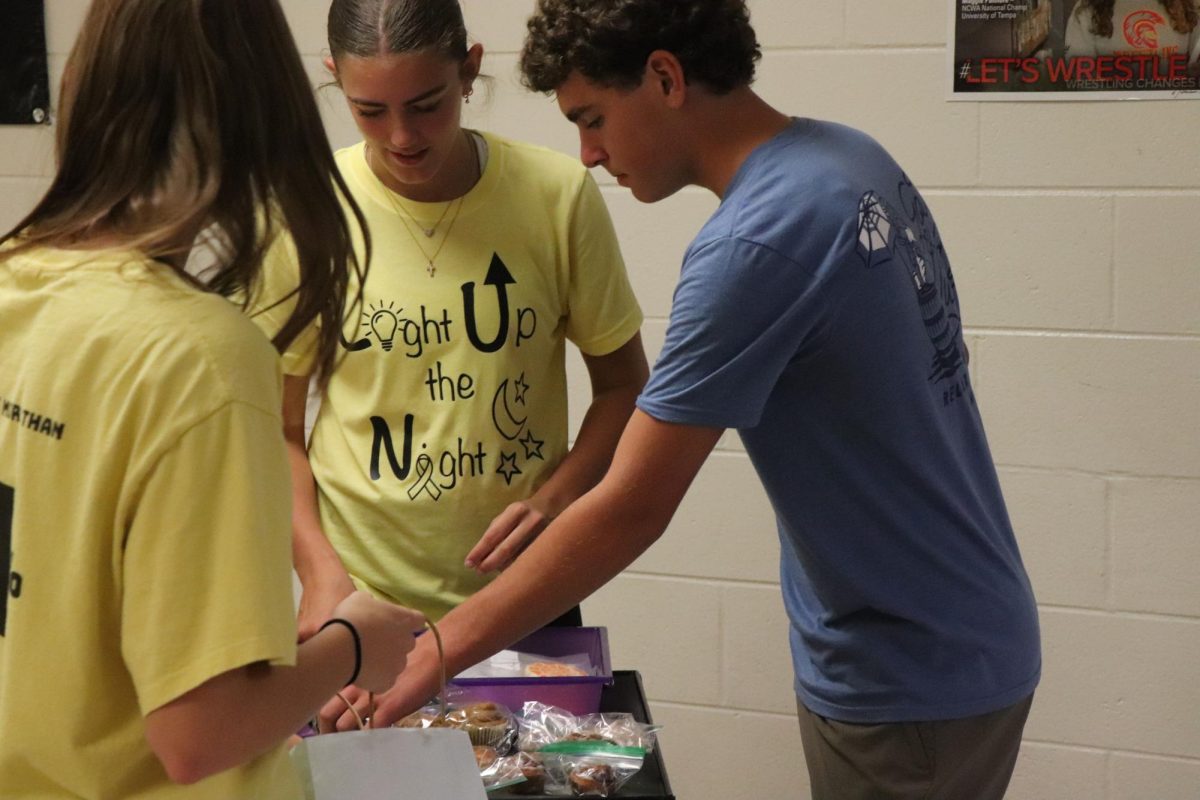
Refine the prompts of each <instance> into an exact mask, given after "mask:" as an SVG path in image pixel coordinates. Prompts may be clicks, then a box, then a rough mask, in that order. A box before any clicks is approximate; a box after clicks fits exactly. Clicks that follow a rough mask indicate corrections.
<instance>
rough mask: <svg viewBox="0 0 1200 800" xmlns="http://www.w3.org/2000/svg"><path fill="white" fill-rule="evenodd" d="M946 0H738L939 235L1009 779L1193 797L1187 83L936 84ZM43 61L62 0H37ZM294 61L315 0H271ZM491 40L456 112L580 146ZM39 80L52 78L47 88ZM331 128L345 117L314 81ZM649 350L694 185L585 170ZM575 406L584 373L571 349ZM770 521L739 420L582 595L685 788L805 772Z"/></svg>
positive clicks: (704, 198) (1196, 773) (1197, 764)
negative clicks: (1153, 90)
mask: <svg viewBox="0 0 1200 800" xmlns="http://www.w3.org/2000/svg"><path fill="white" fill-rule="evenodd" d="M947 4H948V3H947V2H946V0H911V1H910V2H906V3H879V2H876V1H875V0H821V2H816V0H751V9H752V13H753V17H754V21H755V23H756V26H757V27H758V30H759V32H760V36H761V39H762V41H763V44H764V48H765V51H766V56H765V59H764V61H763V63H762V65H761V68H760V78H759V82H758V88H759V90H760V91H761V93H762V94H763V95H764V96H765V97H767V99H768V100H770V101H772V102H773V103H775V104H776V105H778V106H779V107H780V108H782V109H785V110H787V111H788V112H790V113H793V114H796V115H804V116H814V117H821V118H828V119H834V120H839V121H843V122H847V123H849V124H852V125H855V126H858V127H860V128H863V129H864V130H866V131H868V132H869V133H871V134H872V135H873V136H875V137H876V138H877V139H879V140H880V141H881V142H883V143H884V145H885V146H887V147H888V148H889V149H890V150H891V151H892V152H893V154H894V155H895V156H896V157H897V158H898V160H900V162H901V163H902V164H903V165H905V167H906V169H907V171H908V173H909V175H910V176H911V177H912V178H913V180H914V181H915V182H916V183H917V185H918V186H919V187H920V188H921V189H922V192H923V193H924V195H925V196H926V198H927V199H928V201H929V203H930V205H931V206H932V208H933V211H934V213H935V215H936V216H937V218H938V220H939V226H940V229H941V232H942V234H943V238H944V240H945V243H946V246H947V249H948V251H949V253H950V257H951V259H952V262H953V264H954V269H955V275H956V280H957V283H958V286H959V289H960V294H961V300H962V306H963V313H964V317H965V320H966V323H967V335H968V342H969V345H970V347H971V352H972V360H971V367H972V379H973V380H974V382H975V387H976V391H977V395H978V397H979V402H980V405H981V408H982V410H983V414H984V419H985V422H986V424H987V427H988V432H989V437H990V441H991V445H992V448H993V452H994V454H995V457H996V460H997V463H998V464H999V465H1000V472H1001V478H1002V481H1003V484H1004V488H1005V492H1006V495H1007V498H1008V502H1009V507H1010V511H1011V514H1012V517H1013V521H1014V524H1015V526H1016V528H1017V531H1018V535H1019V537H1020V541H1021V546H1022V548H1023V551H1024V555H1025V560H1026V563H1027V564H1028V567H1029V570H1030V573H1031V575H1032V578H1033V582H1034V587H1035V589H1036V591H1037V593H1038V598H1039V600H1040V603H1041V616H1042V625H1043V634H1044V645H1045V671H1044V672H1045V677H1044V679H1043V683H1042V686H1041V688H1040V690H1039V692H1038V695H1037V699H1036V702H1035V704H1034V709H1033V713H1032V716H1031V718H1030V721H1029V725H1028V727H1027V729H1026V742H1025V746H1024V748H1023V750H1022V755H1021V760H1020V762H1019V765H1018V768H1017V775H1016V777H1015V779H1014V782H1013V787H1012V789H1011V791H1010V793H1009V797H1010V798H1013V799H1014V800H1043V799H1045V800H1145V799H1146V798H1154V800H1195V798H1197V797H1200V682H1198V681H1197V680H1196V675H1197V671H1198V665H1200V569H1198V568H1197V566H1196V565H1197V564H1198V563H1200V535H1198V534H1200V248H1197V246H1196V244H1195V243H1194V234H1195V230H1196V226H1197V220H1200V150H1193V149H1188V148H1186V147H1183V146H1182V144H1183V143H1184V142H1187V141H1191V139H1192V138H1193V137H1191V136H1188V134H1194V132H1195V130H1196V122H1197V120H1200V104H1197V103H1196V102H1190V101H1181V102H1139V103H1136V104H1135V103H1064V104H1046V103H1042V104H1035V103H1000V104H974V103H948V102H945V99H944V98H945V89H946V80H945V78H944V76H943V72H944V69H945V49H944V45H945V40H946V18H947V14H948V9H947ZM47 5H48V6H50V8H49V9H48V21H47V25H48V33H49V38H50V50H51V53H52V55H51V62H52V63H51V71H52V75H53V76H54V78H55V80H57V76H58V75H60V74H61V71H62V61H63V57H64V55H65V53H66V51H67V49H68V48H69V46H70V42H71V40H72V39H73V37H74V35H75V33H76V32H77V30H78V25H79V20H80V18H81V16H82V12H83V9H84V8H85V6H86V3H85V2H84V0H52V2H50V3H48V4H47ZM284 5H285V7H286V8H287V11H288V13H289V17H290V19H291V21H292V24H293V27H294V32H295V34H296V36H297V39H298V40H299V41H300V45H301V50H302V52H303V53H305V57H306V59H307V62H308V64H309V68H310V71H311V73H312V75H313V78H314V82H320V81H321V80H323V70H322V68H321V53H322V50H323V48H324V43H323V26H324V15H325V4H324V3H323V2H315V1H314V0H285V2H284ZM464 8H465V10H466V13H467V17H468V24H469V26H470V27H471V30H472V33H473V35H474V37H475V38H477V39H478V40H479V41H482V42H483V43H484V44H485V46H486V47H487V48H488V53H489V55H488V56H487V58H486V61H485V70H486V71H487V72H488V73H489V74H491V75H492V76H494V81H493V86H492V92H491V99H490V101H489V100H487V99H486V98H484V97H481V96H480V94H479V93H477V95H476V101H475V102H473V103H472V104H471V106H470V109H469V110H470V119H471V122H472V124H474V125H476V126H479V127H486V128H489V129H491V130H495V131H497V132H499V133H503V134H506V135H510V136H514V137H518V138H522V139H527V140H531V141H536V142H541V143H544V144H547V145H549V146H551V147H555V148H558V149H561V150H564V151H565V152H568V153H575V152H577V143H576V140H575V137H574V132H573V130H572V128H571V127H570V126H569V125H567V124H566V123H565V122H564V121H562V119H561V118H560V117H559V114H558V111H557V108H556V106H555V105H554V103H553V101H552V100H550V99H547V98H544V97H541V96H536V95H529V94H526V93H524V92H523V91H521V90H520V89H519V88H518V87H517V84H516V81H515V78H514V66H515V61H516V52H517V50H518V49H519V47H520V42H521V37H522V35H523V30H524V18H525V15H526V14H527V13H528V11H529V10H530V9H531V8H532V1H531V0H464ZM56 96H57V95H56ZM322 106H323V109H324V110H325V112H326V115H327V121H328V127H329V131H330V135H331V138H332V139H333V141H334V144H335V145H337V146H341V145H345V144H349V143H351V142H353V141H355V139H356V136H355V132H354V127H353V124H352V122H351V121H350V119H349V116H348V114H347V113H345V111H344V109H343V107H342V101H341V98H340V96H339V95H338V93H337V91H336V90H335V89H327V90H324V92H323V94H322ZM52 146H53V145H52V131H51V129H49V128H40V129H30V128H13V127H8V128H0V227H7V226H9V225H11V224H12V223H14V222H15V221H16V220H17V219H19V218H20V216H21V215H22V214H23V213H25V211H27V210H28V208H29V207H30V205H31V204H32V203H33V202H34V201H35V200H36V198H37V196H38V194H39V193H40V192H41V191H42V190H43V189H44V187H45V185H46V179H47V176H48V175H49V171H50V169H51V167H52V156H51V153H52ZM597 178H598V179H599V180H600V181H601V184H602V186H603V188H604V192H605V197H606V198H607V200H608V202H609V205H610V208H611V210H612V214H613V217H614V219H615V220H616V224H617V228H618V231H619V234H620V236H621V242H622V246H623V247H624V249H625V254H626V258H627V260H628V262H629V265H630V270H631V272H632V276H633V281H634V285H635V288H636V289H637V291H638V293H639V296H640V298H641V300H642V303H643V306H644V308H645V310H646V313H647V322H646V326H645V337H646V341H647V347H648V349H649V350H650V354H651V356H652V357H653V355H654V354H655V353H656V352H657V350H658V348H659V346H660V344H661V341H662V337H663V333H664V329H665V319H666V315H667V312H668V309H669V306H670V297H671V290H672V287H673V284H674V278H675V275H676V273H677V270H678V264H679V257H680V255H681V253H682V251H683V248H684V246H685V245H686V244H687V242H688V240H689V238H690V236H691V234H692V233H693V232H694V231H695V230H696V229H698V228H699V226H700V225H701V223H702V222H703V220H704V219H705V217H706V216H707V214H708V213H710V212H711V211H712V209H713V208H714V207H715V201H714V199H713V198H712V197H710V196H708V195H706V194H705V193H703V192H701V191H694V190H693V191H684V192H681V193H680V194H679V195H677V196H675V197H673V198H671V199H669V200H667V201H665V202H663V203H660V204H658V205H655V206H643V205H640V204H638V203H637V202H636V201H634V200H633V199H632V198H631V197H630V196H629V195H628V194H627V193H626V192H625V191H624V190H621V189H619V188H618V187H616V186H615V185H613V184H612V183H611V181H609V180H608V179H607V176H606V175H603V174H600V175H597ZM572 374H573V389H572V397H573V400H574V401H575V403H574V408H575V412H574V419H575V420H576V422H577V421H578V416H579V411H578V409H579V408H580V407H581V404H582V403H583V402H584V401H585V400H586V397H587V389H586V378H585V376H584V373H583V371H582V369H581V366H580V363H579V362H578V361H573V363H572ZM777 559H778V543H777V540H776V536H775V532H774V522H773V518H772V515H771V513H770V509H769V507H768V505H767V503H766V499H765V497H764V495H763V492H762V490H761V489H760V488H759V485H758V483H757V480H756V479H755V476H754V473H753V470H752V469H751V467H750V465H749V463H748V462H747V460H746V458H745V455H744V453H743V452H742V451H741V448H740V444H739V443H738V441H737V439H736V437H735V436H731V435H727V436H726V437H725V438H724V439H723V440H722V442H721V445H720V448H719V450H718V452H717V453H716V454H715V455H714V456H713V458H712V459H711V460H710V461H709V463H708V464H707V465H706V467H705V469H704V471H703V472H702V473H701V475H700V477H699V478H698V480H697V482H696V485H695V486H694V487H693V489H692V491H691V493H690V494H689V495H688V498H687V499H686V501H685V502H684V505H683V507H682V508H681V509H680V511H679V513H678V515H677V516H676V518H675V520H674V522H673V523H672V525H671V528H670V530H669V531H668V533H667V534H666V536H665V537H664V538H663V539H662V540H661V541H660V542H659V543H658V544H656V545H655V546H654V547H653V548H651V550H650V551H649V552H647V553H646V554H645V555H644V556H643V557H642V558H641V559H639V560H638V562H637V563H636V564H635V565H634V566H633V568H632V569H631V570H629V571H628V572H627V573H626V574H625V575H623V576H622V577H620V578H618V579H617V580H616V581H614V582H613V583H612V584H611V585H610V586H608V587H606V588H605V589H603V590H601V591H600V592H599V593H598V594H597V595H596V596H594V597H593V598H592V599H590V600H589V601H588V602H587V603H586V604H585V609H584V610H585V615H586V616H587V618H588V620H589V622H591V623H593V624H605V625H607V626H608V627H609V630H610V637H611V642H612V646H613V650H614V658H615V661H616V665H617V666H618V667H623V668H636V669H639V670H641V672H642V674H643V677H644V680H645V684H646V688H647V692H648V693H649V695H650V697H651V699H652V706H653V712H654V714H655V716H656V719H657V721H659V722H661V723H663V724H664V725H665V726H666V728H665V729H664V731H663V733H662V739H663V750H664V755H665V757H666V761H667V765H668V768H669V772H670V775H671V778H672V781H673V783H674V785H675V788H676V791H677V793H678V795H679V796H680V797H682V798H686V800H694V799H697V800H698V799H699V798H718V797H720V798H730V800H733V799H735V798H739V799H740V798H746V799H747V800H749V799H750V798H760V797H807V788H806V787H807V778H806V776H805V770H804V766H803V759H802V758H801V757H800V743H799V734H798V731H797V726H796V722H795V717H794V698H793V696H792V692H791V675H790V664H789V658H788V654H787V646H786V627H787V626H786V621H785V619H784V615H783V610H782V606H781V603H780V600H779V593H778V583H777V581H778V577H777V573H778V568H777Z"/></svg>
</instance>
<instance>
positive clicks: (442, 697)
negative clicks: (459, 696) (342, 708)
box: [313, 617, 448, 733]
mask: <svg viewBox="0 0 1200 800" xmlns="http://www.w3.org/2000/svg"><path fill="white" fill-rule="evenodd" d="M425 627H426V628H428V629H429V630H430V632H432V633H433V639H434V641H435V642H437V651H438V669H439V673H440V674H439V682H438V691H437V701H438V709H439V710H438V715H437V716H436V717H435V718H434V719H435V720H444V719H445V718H446V712H447V710H448V709H447V707H446V651H445V649H444V647H443V646H442V634H441V633H440V632H439V631H438V629H437V625H434V624H433V620H431V619H430V618H429V617H425ZM337 697H338V699H339V700H341V701H342V702H343V703H345V704H346V708H348V709H350V713H351V714H353V715H354V721H355V722H356V723H357V724H358V729H359V730H360V731H365V730H367V729H368V728H371V727H372V723H373V721H374V719H375V694H374V693H373V692H368V693H367V716H366V718H365V719H364V718H363V716H362V714H359V713H358V709H357V708H355V707H354V704H353V703H351V702H350V701H349V700H348V699H347V698H346V696H345V695H344V694H342V693H341V692H338V693H337ZM313 727H314V728H315V729H316V730H317V733H320V732H321V731H320V728H319V726H317V725H315V724H314V726H313Z"/></svg>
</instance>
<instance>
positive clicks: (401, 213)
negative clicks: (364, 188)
mask: <svg viewBox="0 0 1200 800" xmlns="http://www.w3.org/2000/svg"><path fill="white" fill-rule="evenodd" d="M463 134H464V135H465V136H466V137H467V147H468V148H470V151H471V162H472V173H473V174H474V175H475V177H476V180H478V178H479V152H478V151H477V150H476V148H475V142H473V141H471V134H470V133H469V132H467V131H465V130H464V131H463ZM383 188H384V190H385V191H386V192H387V197H388V201H389V202H390V203H391V205H392V210H393V211H395V212H396V216H398V217H400V222H401V223H402V224H403V225H404V230H406V231H408V238H410V239H412V242H413V244H414V245H416V247H417V249H418V250H420V251H421V255H422V256H424V257H425V263H426V267H425V271H426V272H428V273H429V277H431V278H432V277H433V276H434V274H435V273H436V272H437V267H436V266H434V262H435V261H437V257H438V256H439V255H440V254H441V252H442V248H443V247H445V246H446V242H447V241H449V239H450V231H452V230H454V223H455V222H456V221H457V220H458V215H459V212H461V211H462V207H463V202H464V201H465V200H466V198H467V195H466V193H463V194H461V195H459V196H458V198H456V199H455V200H451V201H450V202H448V203H446V207H445V208H444V209H442V216H441V217H439V218H438V221H437V222H435V223H434V225H433V228H432V229H431V230H430V229H425V228H421V232H422V233H424V234H425V235H426V236H427V237H429V238H433V234H434V233H436V232H437V228H438V226H439V225H441V224H442V220H443V219H445V218H446V214H447V212H449V210H450V206H454V216H452V217H451V218H450V224H449V225H447V226H446V232H445V233H444V234H442V241H441V243H440V244H439V245H438V246H437V248H436V249H435V250H434V251H433V255H430V254H429V252H428V251H426V250H425V248H424V246H423V245H422V244H421V240H420V239H418V238H417V235H416V234H415V233H413V231H412V228H411V227H409V224H408V222H409V220H410V219H411V220H412V221H413V223H414V224H416V225H417V227H420V224H419V223H417V221H416V219H415V218H413V216H412V215H411V214H409V213H407V211H405V210H403V206H398V205H397V203H398V202H399V195H398V194H397V193H396V192H393V191H392V190H391V189H388V187H387V186H384V187H383ZM467 191H468V192H469V191H470V190H469V189H468V190H467Z"/></svg>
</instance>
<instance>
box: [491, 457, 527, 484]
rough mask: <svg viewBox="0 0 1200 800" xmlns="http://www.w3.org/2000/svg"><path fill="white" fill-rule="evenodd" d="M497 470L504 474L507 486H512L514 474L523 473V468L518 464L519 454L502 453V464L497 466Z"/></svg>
mask: <svg viewBox="0 0 1200 800" xmlns="http://www.w3.org/2000/svg"><path fill="white" fill-rule="evenodd" d="M496 472H498V473H500V474H501V475H503V476H504V483H505V485H506V486H511V485H512V479H513V476H514V475H520V474H521V468H520V467H518V466H517V454H516V453H501V454H500V466H498V467H496Z"/></svg>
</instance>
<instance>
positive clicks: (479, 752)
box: [473, 744, 500, 772]
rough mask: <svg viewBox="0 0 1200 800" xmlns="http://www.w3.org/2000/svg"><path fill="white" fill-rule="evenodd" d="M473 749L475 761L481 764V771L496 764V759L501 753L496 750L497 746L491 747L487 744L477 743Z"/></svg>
mask: <svg viewBox="0 0 1200 800" xmlns="http://www.w3.org/2000/svg"><path fill="white" fill-rule="evenodd" d="M473 749H474V751H475V763H476V764H478V765H479V771H480V772H483V771H484V770H485V769H487V768H488V767H490V766H491V765H492V764H495V763H496V760H497V759H499V758H500V754H499V753H498V752H496V748H494V747H489V746H488V745H486V744H478V745H475V747H474V748H473Z"/></svg>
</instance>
